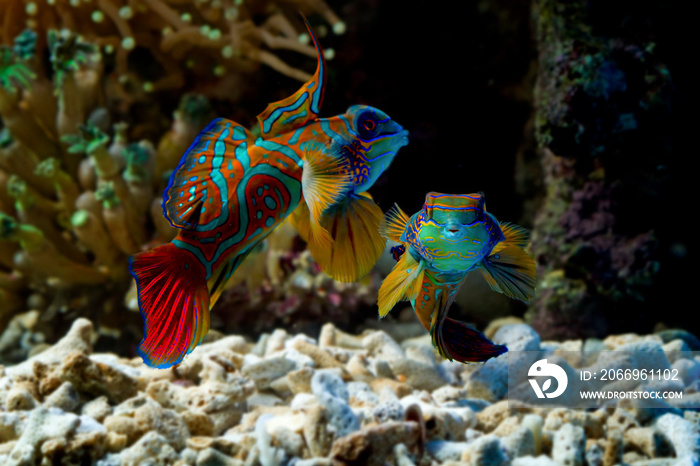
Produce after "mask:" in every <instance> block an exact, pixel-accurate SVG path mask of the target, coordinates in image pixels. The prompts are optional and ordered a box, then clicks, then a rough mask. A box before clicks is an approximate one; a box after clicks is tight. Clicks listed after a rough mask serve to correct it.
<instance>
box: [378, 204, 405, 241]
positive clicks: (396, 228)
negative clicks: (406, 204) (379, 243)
mask: <svg viewBox="0 0 700 466" xmlns="http://www.w3.org/2000/svg"><path fill="white" fill-rule="evenodd" d="M409 220H410V218H409V217H408V215H406V213H405V212H404V211H403V210H401V207H399V205H398V204H394V206H393V207H392V208H391V209H389V211H388V212H387V213H386V215H385V216H384V221H383V222H382V225H381V226H380V227H379V233H380V234H381V235H382V236H383V237H384V238H386V239H389V240H392V241H397V242H400V241H401V235H403V232H404V230H405V229H406V225H408V222H409Z"/></svg>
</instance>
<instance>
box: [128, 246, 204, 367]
mask: <svg viewBox="0 0 700 466" xmlns="http://www.w3.org/2000/svg"><path fill="white" fill-rule="evenodd" d="M129 269H130V272H131V275H132V276H133V277H134V279H135V280H136V285H137V288H138V293H139V308H140V309H141V316H142V317H143V320H144V325H143V333H144V336H143V340H142V341H141V344H140V345H139V347H138V353H139V355H141V357H142V358H143V361H144V362H145V363H146V364H148V365H149V366H152V367H157V368H160V369H163V368H167V367H170V366H173V365H175V364H178V363H180V362H181V361H182V359H183V358H184V357H185V355H187V354H188V353H191V352H192V351H193V350H194V349H195V347H196V346H197V345H198V344H199V343H200V342H201V341H202V339H203V338H204V336H205V335H206V334H207V332H208V331H209V293H208V292H207V284H206V281H205V270H204V266H203V265H202V264H201V263H200V262H199V261H198V260H197V258H196V257H195V256H194V255H193V254H192V253H190V252H189V251H186V250H184V249H180V248H178V247H176V246H175V245H174V244H172V243H168V244H164V245H162V246H158V247H157V248H155V249H151V250H149V251H144V252H141V253H139V254H136V255H135V256H133V257H132V258H131V260H130V264H129Z"/></svg>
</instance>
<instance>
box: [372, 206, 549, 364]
mask: <svg viewBox="0 0 700 466" xmlns="http://www.w3.org/2000/svg"><path fill="white" fill-rule="evenodd" d="M381 233H382V234H383V235H384V236H385V237H386V238H387V239H390V240H393V241H396V242H398V243H399V244H398V246H394V247H393V248H392V251H391V252H392V255H393V256H394V258H395V259H397V260H398V262H397V263H396V265H395V266H394V268H393V269H392V271H391V272H390V273H389V275H388V276H387V277H386V279H385V280H384V282H383V283H382V286H381V287H380V289H379V300H378V305H379V315H380V317H385V316H386V315H387V314H388V313H389V311H391V309H392V307H394V305H395V304H396V303H397V302H399V301H410V302H411V304H412V305H413V309H414V310H415V311H416V314H417V315H418V319H419V320H420V322H421V324H423V327H425V329H426V330H428V331H429V332H430V335H431V337H432V341H433V346H435V347H436V348H437V350H438V352H439V353H440V355H441V356H442V357H444V358H446V359H449V360H450V361H452V360H456V361H459V362H465V363H466V362H483V361H486V360H487V359H489V358H493V357H496V356H498V355H500V354H503V353H505V352H506V351H508V349H507V348H506V347H505V346H501V345H496V344H494V343H492V342H491V341H490V340H489V339H488V338H486V336H484V334H482V333H481V332H479V331H478V330H476V329H475V328H473V327H472V326H470V325H468V324H466V323H464V322H460V321H457V320H454V319H450V318H449V317H447V313H448V311H449V309H450V306H451V305H452V302H453V301H454V299H455V296H456V295H457V292H458V291H459V289H460V288H461V286H462V284H463V283H464V280H465V279H466V277H467V274H468V273H469V272H471V271H472V270H476V269H478V270H479V271H481V273H482V274H483V276H484V278H485V279H486V282H487V283H488V284H489V285H490V286H491V288H492V289H493V290H494V291H497V292H499V293H503V294H505V295H506V296H508V297H510V298H514V299H519V300H521V301H524V302H526V303H527V302H530V301H531V300H532V297H533V294H534V291H535V261H534V259H533V258H532V257H531V256H530V255H529V254H528V253H527V252H525V248H526V247H527V244H528V242H529V233H528V232H527V230H525V229H524V228H522V227H519V226H517V225H513V224H510V223H499V222H498V220H496V218H495V217H494V216H493V215H491V214H490V213H488V212H486V208H485V205H484V196H483V194H461V195H460V194H440V193H435V192H431V193H428V195H427V196H426V198H425V204H424V205H423V210H421V211H420V212H418V213H416V214H415V215H413V216H412V217H411V218H409V217H408V216H407V215H406V214H405V213H404V212H403V211H402V210H401V209H400V208H399V206H397V205H395V206H394V207H392V209H391V210H389V212H387V215H386V218H385V221H384V223H383V224H382V228H381Z"/></svg>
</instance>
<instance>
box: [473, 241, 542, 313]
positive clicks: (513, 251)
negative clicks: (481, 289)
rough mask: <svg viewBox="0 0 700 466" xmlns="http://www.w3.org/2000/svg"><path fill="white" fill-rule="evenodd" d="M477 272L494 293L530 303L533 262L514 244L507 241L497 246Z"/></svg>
mask: <svg viewBox="0 0 700 466" xmlns="http://www.w3.org/2000/svg"><path fill="white" fill-rule="evenodd" d="M503 243H505V244H503ZM499 246H500V247H499ZM479 270H481V273H482V274H483V276H484V278H485V279H486V282H487V283H488V284H489V286H490V287H491V289H493V290H494V291H497V292H499V293H503V294H504V295H506V296H508V297H509V298H513V299H518V300H520V301H523V302H525V303H530V302H531V301H532V298H533V297H534V294H535V280H536V277H535V274H536V268H535V260H534V259H533V258H532V256H530V255H529V254H528V253H527V252H525V251H524V250H523V249H522V248H520V247H518V246H517V245H516V244H508V243H507V241H503V242H501V243H499V244H497V245H496V247H495V248H494V250H493V252H492V253H491V255H489V256H488V257H486V258H484V260H483V261H482V263H481V265H480V268H479Z"/></svg>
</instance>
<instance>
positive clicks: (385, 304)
mask: <svg viewBox="0 0 700 466" xmlns="http://www.w3.org/2000/svg"><path fill="white" fill-rule="evenodd" d="M422 282H423V264H422V263H420V262H418V261H416V260H415V259H414V258H413V256H411V254H410V253H408V252H406V253H405V254H404V255H403V256H401V259H399V261H398V262H397V263H396V265H394V268H393V269H392V270H391V272H390V273H389V275H387V277H386V278H385V279H384V282H382V286H381V287H380V288H379V297H378V299H377V304H378V306H379V317H386V315H387V314H388V313H389V311H391V309H392V308H393V307H394V306H395V305H396V303H398V302H399V301H413V300H414V299H415V298H416V296H417V295H418V292H419V291H420V286H421V283H422ZM426 328H427V327H426Z"/></svg>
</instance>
